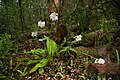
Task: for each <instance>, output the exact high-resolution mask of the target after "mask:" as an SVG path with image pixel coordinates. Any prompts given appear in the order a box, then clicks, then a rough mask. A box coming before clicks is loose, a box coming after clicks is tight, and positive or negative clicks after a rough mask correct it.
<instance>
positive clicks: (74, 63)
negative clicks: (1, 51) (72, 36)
mask: <svg viewBox="0 0 120 80" xmlns="http://www.w3.org/2000/svg"><path fill="white" fill-rule="evenodd" d="M45 46H46V44H45V42H39V41H36V39H30V40H28V41H27V40H26V41H21V42H20V44H19V47H18V49H19V52H20V53H17V54H12V56H11V57H12V61H13V64H12V68H11V69H10V72H11V73H12V74H13V75H12V76H13V77H16V76H18V75H19V74H20V73H18V72H17V70H21V71H24V69H25V67H26V66H27V67H29V68H32V67H31V66H30V65H29V66H28V65H26V64H27V61H28V60H29V59H31V60H34V56H32V55H27V54H25V53H24V52H25V51H30V50H32V49H38V48H40V49H44V48H45ZM118 46H120V43H114V44H111V45H110V46H109V48H108V47H106V46H105V47H99V48H96V47H83V46H80V47H79V46H78V47H74V49H75V50H76V51H78V52H79V54H77V56H75V55H74V54H73V55H70V56H64V55H62V56H60V57H53V59H52V61H49V63H48V64H47V66H45V67H44V73H42V74H39V73H38V71H36V72H34V73H31V74H27V75H25V76H19V77H17V78H19V80H86V79H90V80H97V78H98V75H99V74H101V75H106V80H119V79H120V69H119V67H118V66H117V65H116V56H112V57H110V60H111V61H110V64H109V61H108V64H106V65H103V66H102V67H101V65H99V64H98V65H94V63H91V62H90V59H91V56H93V57H96V58H99V57H102V58H104V59H105V60H108V57H107V56H111V54H110V53H112V54H113V55H116V52H115V50H116V49H118ZM91 52H92V53H94V54H95V55H94V54H93V55H89V54H90V53H91ZM82 53H83V54H82ZM84 53H85V54H84ZM8 62H9V61H8V59H5V61H4V63H6V66H10V65H9V63H8ZM113 65H115V66H113ZM32 66H33V65H32ZM106 66H107V67H106ZM33 67H34V66H33ZM109 67H110V69H107V68H109ZM27 70H30V69H27ZM117 71H118V72H117ZM6 76H7V75H6Z"/></svg>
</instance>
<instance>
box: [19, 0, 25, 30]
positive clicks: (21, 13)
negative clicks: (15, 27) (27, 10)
mask: <svg viewBox="0 0 120 80" xmlns="http://www.w3.org/2000/svg"><path fill="white" fill-rule="evenodd" d="M19 11H20V13H19V17H20V26H21V28H22V32H23V31H24V29H25V20H24V13H23V6H22V0H19Z"/></svg>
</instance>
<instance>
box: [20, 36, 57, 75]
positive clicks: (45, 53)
mask: <svg viewBox="0 0 120 80" xmlns="http://www.w3.org/2000/svg"><path fill="white" fill-rule="evenodd" d="M45 39H46V49H33V50H30V51H27V52H25V53H26V54H31V55H33V57H34V59H30V60H29V61H28V63H27V65H28V66H29V65H34V67H33V68H32V69H30V70H29V71H27V69H28V68H27V67H25V69H24V71H20V70H18V72H19V73H20V75H21V76H26V75H27V74H30V73H33V72H35V71H38V72H39V73H40V74H41V73H44V67H45V66H46V65H47V64H48V62H49V61H51V60H52V58H53V56H54V55H55V52H56V51H57V44H56V43H55V42H54V41H53V40H52V39H50V38H49V37H47V36H45Z"/></svg>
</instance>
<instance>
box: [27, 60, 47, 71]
mask: <svg viewBox="0 0 120 80" xmlns="http://www.w3.org/2000/svg"><path fill="white" fill-rule="evenodd" d="M47 63H48V59H42V60H41V61H40V62H39V63H38V64H36V65H35V67H33V68H32V69H31V70H30V72H29V73H33V72H35V71H36V70H37V69H38V68H40V67H44V66H46V65H47Z"/></svg>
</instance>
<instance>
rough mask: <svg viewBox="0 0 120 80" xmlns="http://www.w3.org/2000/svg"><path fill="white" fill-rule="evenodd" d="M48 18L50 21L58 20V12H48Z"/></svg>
mask: <svg viewBox="0 0 120 80" xmlns="http://www.w3.org/2000/svg"><path fill="white" fill-rule="evenodd" d="M50 19H51V20H52V21H57V20H58V13H55V12H53V13H51V14H50Z"/></svg>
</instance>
